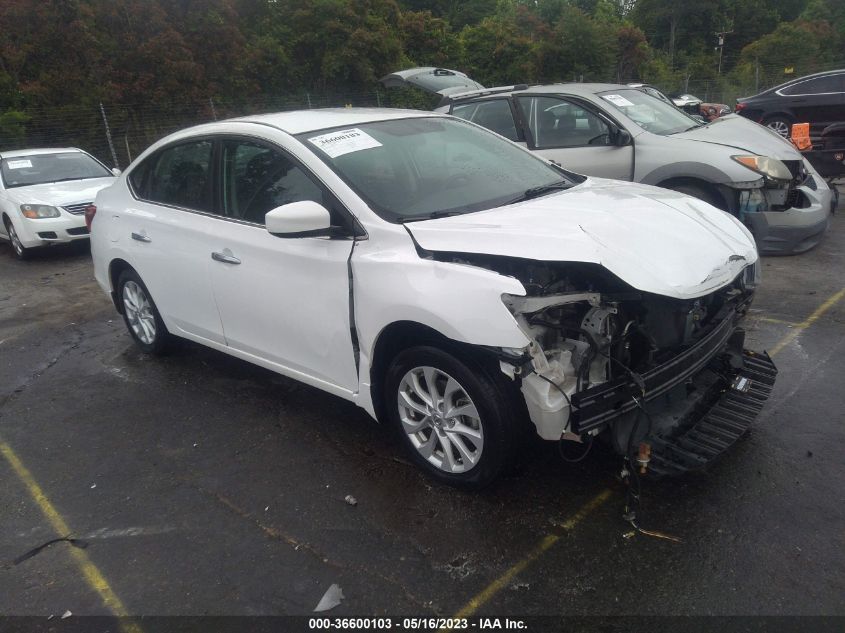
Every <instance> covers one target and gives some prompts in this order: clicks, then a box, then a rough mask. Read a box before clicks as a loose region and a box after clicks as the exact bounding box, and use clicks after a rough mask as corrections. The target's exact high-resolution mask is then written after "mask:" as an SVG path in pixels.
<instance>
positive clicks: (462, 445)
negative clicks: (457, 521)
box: [398, 367, 484, 473]
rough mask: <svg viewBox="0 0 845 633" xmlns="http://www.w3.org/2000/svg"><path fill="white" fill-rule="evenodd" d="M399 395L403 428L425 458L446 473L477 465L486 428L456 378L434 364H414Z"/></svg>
mask: <svg viewBox="0 0 845 633" xmlns="http://www.w3.org/2000/svg"><path fill="white" fill-rule="evenodd" d="M398 396H399V397H398V404H399V419H400V421H401V422H402V430H403V431H404V432H405V434H406V435H407V436H408V439H409V440H410V442H411V445H412V446H413V447H414V448H415V449H416V450H417V451H418V452H419V454H420V455H421V456H422V457H423V458H424V459H426V460H427V461H428V462H429V463H430V464H432V465H433V466H435V467H436V468H437V469H439V470H442V471H444V472H446V473H465V472H467V471H469V470H471V469H472V468H473V467H475V466H476V465H477V464H478V461H479V460H480V459H481V454H482V451H483V449H484V427H483V426H482V424H481V416H480V415H479V413H478V409H477V408H476V406H475V404H474V403H473V401H472V398H470V397H469V394H467V392H466V390H465V389H464V387H462V386H461V384H460V383H458V381H457V380H455V379H454V378H452V377H451V376H450V375H449V374H447V373H446V372H444V371H441V370H439V369H437V368H435V367H415V368H414V369H411V370H410V371H408V372H407V373H406V374H405V376H404V377H403V378H402V380H401V381H400V382H399V394H398Z"/></svg>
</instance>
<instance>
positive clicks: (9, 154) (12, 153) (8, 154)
mask: <svg viewBox="0 0 845 633" xmlns="http://www.w3.org/2000/svg"><path fill="white" fill-rule="evenodd" d="M67 152H80V153H84V152H83V151H82V150H81V149H79V148H77V147H38V148H34V149H12V150H4V151H2V152H0V158H16V157H18V156H37V155H38V154H64V153H67Z"/></svg>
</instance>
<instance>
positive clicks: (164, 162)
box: [130, 141, 213, 211]
mask: <svg viewBox="0 0 845 633" xmlns="http://www.w3.org/2000/svg"><path fill="white" fill-rule="evenodd" d="M211 146H212V144H211V141H195V142H192V143H184V144H182V145H176V146H173V147H168V148H167V149H164V150H162V151H161V152H159V153H158V154H157V155H156V156H154V157H153V158H152V159H151V160H152V161H154V162H153V164H150V165H147V164H142V165H139V166H138V167H137V168H136V169H134V170H133V171H132V174H131V175H130V181H131V183H132V186H133V187H134V188H135V191H136V192H137V193H138V195H140V196H141V197H143V198H144V199H146V200H149V201H151V202H160V203H162V204H168V205H173V206H176V207H183V208H186V209H194V210H197V211H212V208H213V205H212V203H211V199H212V198H211ZM136 172H137V177H136Z"/></svg>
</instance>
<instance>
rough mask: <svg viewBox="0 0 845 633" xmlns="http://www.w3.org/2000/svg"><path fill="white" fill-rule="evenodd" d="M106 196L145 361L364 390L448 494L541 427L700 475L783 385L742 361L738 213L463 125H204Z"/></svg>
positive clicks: (377, 116) (283, 120) (753, 277)
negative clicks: (185, 353) (245, 366)
mask: <svg viewBox="0 0 845 633" xmlns="http://www.w3.org/2000/svg"><path fill="white" fill-rule="evenodd" d="M95 204H96V211H95V213H94V214H93V217H92V234H91V253H92V256H93V260H94V274H95V277H96V279H97V281H98V283H99V284H100V286H101V287H102V288H103V290H105V291H106V292H107V293H109V294H110V295H111V296H112V299H113V301H114V304H115V307H116V308H117V310H118V311H119V312H120V313H121V314H123V316H124V320H125V322H126V325H127V328H128V330H129V333H130V334H131V336H132V337H133V338H134V340H135V342H136V343H137V345H138V346H139V347H140V348H141V349H142V350H144V351H146V352H148V353H160V352H163V351H165V350H166V348H167V346H168V343H169V342H170V341H171V339H172V338H173V337H174V336H177V337H182V338H186V339H190V340H192V341H196V342H198V343H201V344H203V345H206V346H208V347H211V348H213V349H216V350H219V351H221V352H225V353H227V354H231V355H233V356H236V357H238V358H241V359H243V360H246V361H249V362H252V363H255V364H257V365H261V366H263V367H266V368H268V369H270V370H273V371H276V372H278V373H280V374H284V375H287V376H290V377H292V378H295V379H296V380H300V381H302V382H305V383H307V384H309V385H312V386H314V387H316V388H318V389H321V390H323V391H326V392H328V393H331V394H334V395H336V396H339V397H341V398H345V399H347V400H350V401H352V402H354V403H356V404H357V405H358V406H360V407H362V408H364V409H365V410H366V411H367V412H368V413H369V414H370V415H372V416H373V417H375V418H376V419H378V420H381V421H383V422H384V423H385V424H388V425H390V426H392V427H393V428H394V429H395V431H396V432H397V434H398V435H399V437H400V438H402V442H403V444H404V445H405V447H406V448H407V450H408V451H409V454H410V456H411V458H412V459H413V460H414V461H415V462H416V463H417V464H418V465H419V466H420V467H421V468H423V469H425V470H426V471H427V472H428V473H430V474H431V475H432V476H433V477H435V478H437V479H438V480H440V481H442V482H445V483H448V484H452V485H459V486H465V487H478V486H483V485H484V484H487V483H489V482H490V481H491V480H492V479H493V478H495V477H496V475H497V474H498V473H499V472H501V470H502V468H503V467H504V466H505V465H506V464H507V463H508V462H509V461H510V459H511V458H512V457H513V456H514V454H515V453H516V452H517V451H518V448H519V446H520V438H522V437H524V435H523V433H524V432H525V431H526V430H533V431H534V432H535V433H536V434H537V435H539V436H540V437H542V438H543V439H546V440H550V441H555V442H557V441H560V442H569V444H568V446H573V445H574V446H575V447H576V450H581V451H585V450H586V449H587V448H589V446H590V443H591V442H592V441H593V439H594V438H595V437H597V436H599V435H603V436H604V437H605V438H606V439H607V440H608V441H609V443H610V444H611V445H612V446H613V447H615V449H616V450H617V451H618V452H619V453H620V454H621V455H624V456H627V457H628V458H629V459H631V460H634V459H636V460H637V464H638V469H645V468H648V469H649V472H654V473H659V474H675V473H678V472H683V471H684V470H689V469H693V468H700V467H702V466H704V465H705V464H707V463H709V462H710V461H712V460H713V459H714V458H715V457H716V456H718V455H719V454H721V453H722V452H723V451H725V450H726V449H727V448H728V447H730V446H731V444H733V442H734V441H735V440H736V439H738V438H739V437H740V436H741V435H742V434H743V433H744V432H745V431H746V430H747V429H748V425H749V424H750V423H751V421H752V420H753V418H754V416H755V415H756V413H757V412H758V411H759V410H760V408H761V407H762V406H763V403H764V402H765V400H766V397H767V396H768V394H769V392H770V389H771V385H772V383H773V382H774V374H775V373H776V372H775V370H774V367H773V366H772V364H771V362H770V361H769V360H768V358H767V357H766V356H765V354H754V353H753V352H748V351H745V350H743V331H742V329H741V328H740V327H739V323H740V321H741V319H742V316H743V315H744V313H745V311H746V309H747V307H748V305H749V303H750V302H751V298H752V296H753V294H754V288H755V284H756V283H757V272H758V267H757V250H756V249H755V247H754V240H753V239H752V237H751V235H750V233H749V232H748V231H747V230H746V229H745V228H744V227H743V226H742V224H741V223H740V222H739V220H737V219H736V218H734V217H732V216H730V215H728V214H727V213H724V212H722V211H719V210H718V209H716V208H714V207H712V206H710V205H708V204H707V203H706V202H703V201H701V200H698V199H696V198H693V197H690V196H687V195H684V194H681V193H677V192H674V191H669V190H666V189H658V188H656V187H649V186H645V185H640V184H633V183H625V182H614V181H611V180H604V179H599V178H585V177H583V176H578V175H576V174H573V173H570V172H568V171H566V170H563V169H560V168H557V167H555V166H553V165H551V164H549V163H548V162H547V161H545V160H543V159H541V158H540V157H539V156H537V155H535V154H533V153H531V152H529V151H527V150H526V149H524V148H522V147H519V146H517V145H516V144H514V143H511V142H509V141H507V140H505V139H503V138H501V137H500V136H498V135H496V134H493V133H492V132H490V131H488V130H486V129H485V128H483V127H481V126H478V125H475V124H474V123H470V122H467V121H463V120H461V119H458V118H455V117H450V116H444V115H438V114H433V113H421V112H417V111H403V110H379V109H373V110H358V109H340V110H310V111H305V112H288V113H283V114H272V115H262V116H250V117H245V118H242V119H234V120H229V121H220V122H216V123H209V124H206V125H202V126H198V127H195V128H191V129H188V130H184V131H182V132H178V133H176V134H173V135H171V136H168V137H167V138H165V139H162V140H161V141H159V142H158V143H156V144H155V145H153V146H152V147H150V148H149V149H148V150H147V151H146V152H144V154H142V155H141V156H140V157H139V158H137V159H136V160H135V162H133V163H132V165H131V166H130V167H129V169H128V170H127V173H126V174H124V175H122V176H121V177H120V178H119V179H118V181H117V183H115V185H114V186H112V187H109V188H108V189H105V190H103V191H101V192H100V193H99V195H98V196H97V199H96V202H95ZM315 397H316V396H315ZM244 423H248V421H246V420H245V421H244ZM338 423H339V424H340V423H342V422H341V421H340V420H338ZM532 423H533V424H532ZM634 453H636V455H634Z"/></svg>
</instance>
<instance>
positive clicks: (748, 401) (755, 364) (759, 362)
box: [644, 350, 777, 476]
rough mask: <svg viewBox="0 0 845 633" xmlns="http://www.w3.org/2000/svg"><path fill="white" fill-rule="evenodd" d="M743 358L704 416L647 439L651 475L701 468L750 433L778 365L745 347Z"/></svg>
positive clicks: (767, 395)
mask: <svg viewBox="0 0 845 633" xmlns="http://www.w3.org/2000/svg"><path fill="white" fill-rule="evenodd" d="M742 359H743V365H744V366H743V367H742V369H740V370H739V371H738V372H737V373H736V375H735V377H734V380H733V381H732V382H731V384H723V385H721V386H720V394H719V396H718V398H717V399H716V400H715V402H714V403H713V404H712V405H711V406H709V408H706V409H705V410H704V412H703V414H702V415H699V416H695V418H694V419H692V420H690V421H689V423H688V424H686V425H684V426H680V427H677V428H676V429H675V431H674V432H673V433H670V434H667V435H666V436H661V435H659V434H652V435H650V436H648V437H647V438H646V439H645V440H644V441H645V442H647V443H649V444H650V446H651V463H650V464H649V466H648V472H649V473H650V474H652V475H657V476H672V475H680V474H683V473H685V472H687V471H690V470H701V469H703V468H704V467H705V466H707V465H708V464H709V463H710V462H712V461H714V460H716V459H717V458H718V457H720V456H721V455H722V454H723V453H724V452H725V451H727V450H728V449H729V448H730V447H731V446H733V445H734V443H735V442H736V441H737V440H738V439H739V438H741V437H742V436H743V435H745V433H747V432H748V430H749V428H750V427H751V423H752V422H754V419H755V418H756V417H757V414H759V413H760V410H761V409H762V408H763V405H764V404H765V402H766V400H768V398H769V396H770V395H771V393H772V388H773V387H774V384H775V378H776V377H777V368H776V367H775V364H774V363H773V362H772V359H771V358H769V355H768V354H766V353H763V354H756V353H754V352H750V351H748V350H745V351H744V352H743V355H742Z"/></svg>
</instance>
